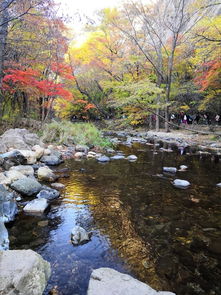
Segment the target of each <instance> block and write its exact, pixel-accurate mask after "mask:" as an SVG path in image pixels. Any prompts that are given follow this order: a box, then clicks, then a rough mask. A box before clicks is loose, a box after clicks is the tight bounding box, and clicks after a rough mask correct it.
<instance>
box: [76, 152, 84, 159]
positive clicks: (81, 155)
mask: <svg viewBox="0 0 221 295" xmlns="http://www.w3.org/2000/svg"><path fill="white" fill-rule="evenodd" d="M84 157H86V154H85V153H83V152H76V153H75V154H74V158H76V159H81V158H84Z"/></svg>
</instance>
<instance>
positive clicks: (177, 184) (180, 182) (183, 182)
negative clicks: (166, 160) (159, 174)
mask: <svg viewBox="0 0 221 295" xmlns="http://www.w3.org/2000/svg"><path fill="white" fill-rule="evenodd" d="M173 185H174V186H175V187H178V188H188V187H189V186H190V182H189V181H187V180H183V179H175V180H174V181H173Z"/></svg>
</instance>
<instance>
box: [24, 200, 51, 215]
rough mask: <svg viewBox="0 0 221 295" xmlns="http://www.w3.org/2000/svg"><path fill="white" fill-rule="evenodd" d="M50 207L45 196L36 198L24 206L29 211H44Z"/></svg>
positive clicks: (25, 210)
mask: <svg viewBox="0 0 221 295" xmlns="http://www.w3.org/2000/svg"><path fill="white" fill-rule="evenodd" d="M47 207H48V201H47V200H46V199H44V198H41V199H34V200H32V201H31V202H29V203H28V204H27V205H25V207H24V209H23V210H24V212H27V213H43V212H44V211H45V210H46V209H47Z"/></svg>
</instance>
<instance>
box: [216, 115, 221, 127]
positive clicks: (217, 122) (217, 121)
mask: <svg viewBox="0 0 221 295" xmlns="http://www.w3.org/2000/svg"><path fill="white" fill-rule="evenodd" d="M220 121H221V120H220V115H219V114H217V115H216V116H215V122H216V125H219V124H220Z"/></svg>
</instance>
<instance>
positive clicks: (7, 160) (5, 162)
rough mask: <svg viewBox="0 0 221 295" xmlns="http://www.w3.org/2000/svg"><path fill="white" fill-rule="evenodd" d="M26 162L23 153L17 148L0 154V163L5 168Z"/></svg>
mask: <svg viewBox="0 0 221 295" xmlns="http://www.w3.org/2000/svg"><path fill="white" fill-rule="evenodd" d="M26 163H27V160H26V158H25V157H24V155H23V154H22V153H20V152H19V151H17V150H14V151H10V152H8V153H4V154H1V155H0V164H1V166H2V167H3V168H4V169H5V170H8V169H9V168H10V167H12V166H15V165H20V164H26Z"/></svg>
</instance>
